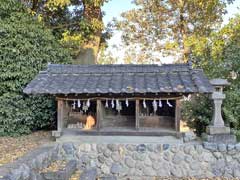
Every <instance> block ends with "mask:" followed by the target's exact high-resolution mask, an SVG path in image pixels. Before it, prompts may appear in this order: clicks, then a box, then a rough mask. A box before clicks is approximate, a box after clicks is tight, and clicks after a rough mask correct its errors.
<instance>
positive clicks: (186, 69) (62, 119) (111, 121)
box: [24, 64, 213, 136]
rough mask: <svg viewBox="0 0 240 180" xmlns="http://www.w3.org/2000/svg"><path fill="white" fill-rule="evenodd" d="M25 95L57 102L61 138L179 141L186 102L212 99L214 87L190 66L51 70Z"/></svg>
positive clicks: (55, 67) (52, 67)
mask: <svg viewBox="0 0 240 180" xmlns="http://www.w3.org/2000/svg"><path fill="white" fill-rule="evenodd" d="M24 92H25V93H27V94H33V95H34V94H42V95H45V94H46V95H53V96H55V97H56V100H57V105H58V110H57V112H58V115H57V124H58V126H57V131H54V132H53V135H55V136H60V135H61V134H62V133H63V134H64V132H69V131H72V132H75V133H77V134H95V135H98V134H100V135H169V134H172V135H176V133H178V132H179V128H180V127H179V126H180V119H181V115H180V114H181V113H180V100H181V99H182V98H183V97H187V96H188V95H189V94H193V93H212V92H213V87H212V85H211V84H210V83H209V80H208V79H207V78H206V76H205V75H204V73H203V71H202V70H201V69H193V68H192V66H191V65H190V64H164V65H161V66H160V65H129V64H126V65H60V64H50V65H49V66H48V68H47V70H46V71H42V72H40V73H39V74H38V75H37V76H36V78H35V79H34V80H32V81H31V82H30V83H29V84H28V85H27V87H26V88H25V89H24Z"/></svg>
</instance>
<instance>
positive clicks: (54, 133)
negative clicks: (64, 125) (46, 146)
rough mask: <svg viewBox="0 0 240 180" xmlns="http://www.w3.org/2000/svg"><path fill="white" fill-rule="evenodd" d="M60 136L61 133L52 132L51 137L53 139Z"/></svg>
mask: <svg viewBox="0 0 240 180" xmlns="http://www.w3.org/2000/svg"><path fill="white" fill-rule="evenodd" d="M61 135H62V132H61V131H52V136H53V137H56V138H58V137H61Z"/></svg>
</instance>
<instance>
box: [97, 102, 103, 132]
mask: <svg viewBox="0 0 240 180" xmlns="http://www.w3.org/2000/svg"><path fill="white" fill-rule="evenodd" d="M101 118H102V102H101V100H100V99H98V100H97V124H96V125H97V130H99V129H100V123H101Z"/></svg>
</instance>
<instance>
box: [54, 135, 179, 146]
mask: <svg viewBox="0 0 240 180" xmlns="http://www.w3.org/2000/svg"><path fill="white" fill-rule="evenodd" d="M56 141H57V142H61V143H62V142H81V143H96V144H101V143H110V144H111V143H122V144H125V143H133V144H141V143H159V144H165V143H167V144H182V143H183V140H182V138H176V137H174V136H90V135H81V136H80V135H77V136H76V135H69V134H68V135H66V134H63V136H61V137H60V138H57V140H56Z"/></svg>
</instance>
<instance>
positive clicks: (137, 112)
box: [135, 99, 139, 130]
mask: <svg viewBox="0 0 240 180" xmlns="http://www.w3.org/2000/svg"><path fill="white" fill-rule="evenodd" d="M135 109H136V112H135V116H136V129H137V130H138V129H139V99H136V108H135Z"/></svg>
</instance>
